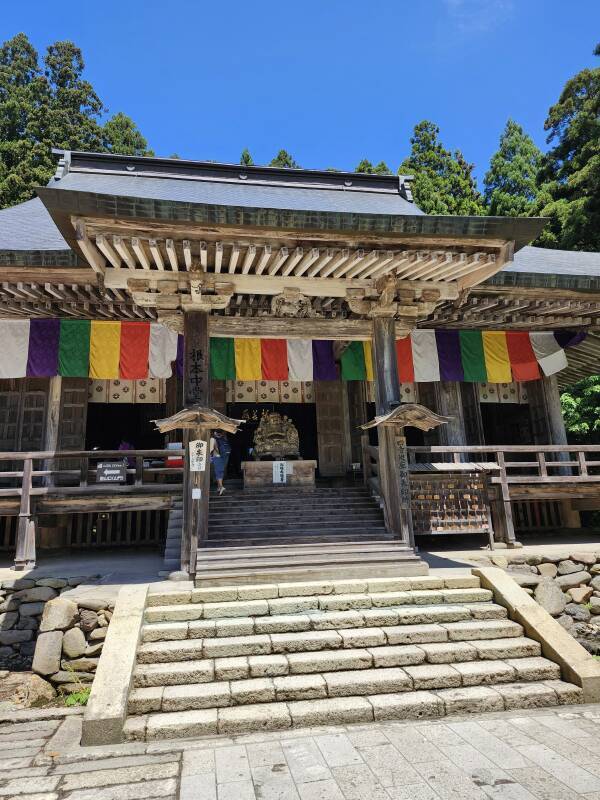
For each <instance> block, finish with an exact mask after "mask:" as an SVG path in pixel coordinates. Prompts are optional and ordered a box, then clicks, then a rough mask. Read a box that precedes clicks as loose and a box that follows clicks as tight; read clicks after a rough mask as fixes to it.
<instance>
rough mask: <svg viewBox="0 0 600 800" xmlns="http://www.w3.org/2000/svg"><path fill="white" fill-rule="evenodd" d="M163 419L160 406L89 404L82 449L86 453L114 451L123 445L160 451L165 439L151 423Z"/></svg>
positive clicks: (161, 406)
mask: <svg viewBox="0 0 600 800" xmlns="http://www.w3.org/2000/svg"><path fill="white" fill-rule="evenodd" d="M164 416H165V407H164V405H163V404H162V403H139V404H134V403H90V404H89V405H88V412H87V428H86V432H85V446H86V448H87V449H88V450H91V449H92V448H93V447H99V448H100V449H101V450H116V449H117V448H118V446H119V444H120V443H121V442H122V441H125V442H129V443H130V444H132V445H133V446H134V447H135V448H136V450H160V449H162V448H163V447H164V446H165V445H164V441H165V437H164V436H163V434H162V433H159V432H158V431H157V430H156V428H155V426H154V422H153V421H152V420H155V419H160V418H161V417H164Z"/></svg>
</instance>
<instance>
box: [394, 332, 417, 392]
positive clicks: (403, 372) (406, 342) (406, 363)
mask: <svg viewBox="0 0 600 800" xmlns="http://www.w3.org/2000/svg"><path fill="white" fill-rule="evenodd" d="M396 359H397V361H398V379H399V381H400V383H414V381H415V368H414V365H413V357H412V342H411V339H410V336H405V337H404V339H396Z"/></svg>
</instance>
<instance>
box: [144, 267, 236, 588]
mask: <svg viewBox="0 0 600 800" xmlns="http://www.w3.org/2000/svg"><path fill="white" fill-rule="evenodd" d="M195 268H196V269H197V265H195ZM182 299H185V300H186V301H188V300H189V301H190V302H186V303H185V308H184V311H183V337H184V340H183V341H184V345H183V346H184V350H183V404H184V406H185V408H184V409H183V410H182V411H179V412H178V413H177V414H174V415H173V416H172V417H169V418H168V419H163V420H156V426H157V427H158V429H159V430H160V431H161V433H166V432H167V431H172V430H175V429H176V428H181V429H182V430H183V446H184V449H185V461H184V480H183V487H184V488H183V531H182V537H181V569H182V570H183V571H184V572H187V573H188V574H189V575H195V574H196V554H197V550H198V543H199V542H202V541H203V540H204V539H205V538H206V534H207V531H208V499H209V497H208V496H209V492H210V432H211V430H212V429H217V428H220V429H221V430H224V431H229V432H230V433H234V432H235V431H237V429H238V426H239V424H240V423H239V421H238V420H231V419H229V417H225V416H224V415H223V414H219V413H218V412H216V411H213V410H212V409H211V397H210V347H209V332H208V326H209V318H210V310H209V308H205V307H204V305H203V303H202V302H200V300H201V299H202V298H200V297H199V298H198V302H196V303H195V306H196V307H194V304H193V303H192V302H191V298H188V297H185V298H182ZM209 305H210V304H209Z"/></svg>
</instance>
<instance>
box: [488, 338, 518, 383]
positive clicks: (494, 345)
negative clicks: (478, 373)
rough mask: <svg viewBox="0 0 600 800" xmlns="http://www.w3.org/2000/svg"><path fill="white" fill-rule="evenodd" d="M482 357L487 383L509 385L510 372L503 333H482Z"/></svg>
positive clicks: (510, 379)
mask: <svg viewBox="0 0 600 800" xmlns="http://www.w3.org/2000/svg"><path fill="white" fill-rule="evenodd" d="M482 339H483V355H484V358H485V369H486V372H487V379H488V383H510V382H511V381H512V371H511V369H510V358H509V355H508V347H507V344H506V334H505V333H504V331H483V333H482Z"/></svg>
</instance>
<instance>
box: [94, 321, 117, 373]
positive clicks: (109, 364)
mask: <svg viewBox="0 0 600 800" xmlns="http://www.w3.org/2000/svg"><path fill="white" fill-rule="evenodd" d="M120 351H121V323H120V322H97V321H94V320H92V329H91V336H90V378H94V379H96V380H116V379H117V378H119V377H120V376H119V355H120Z"/></svg>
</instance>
